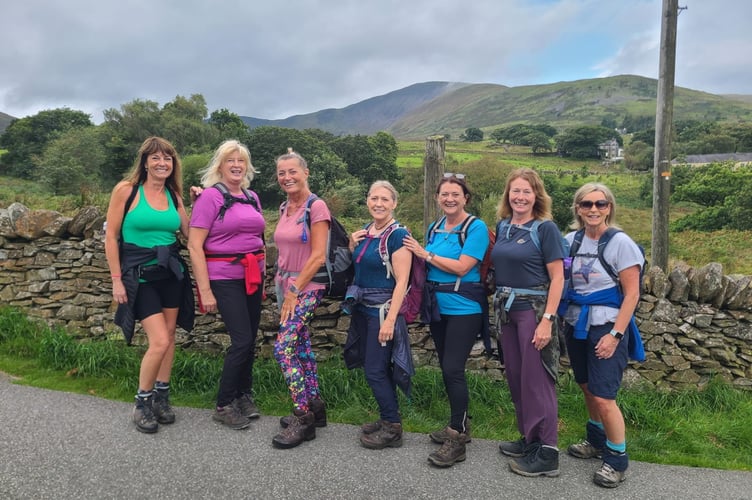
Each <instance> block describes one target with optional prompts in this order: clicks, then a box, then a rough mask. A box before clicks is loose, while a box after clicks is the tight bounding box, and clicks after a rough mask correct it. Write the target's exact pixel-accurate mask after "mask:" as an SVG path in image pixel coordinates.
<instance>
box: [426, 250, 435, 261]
mask: <svg viewBox="0 0 752 500" xmlns="http://www.w3.org/2000/svg"><path fill="white" fill-rule="evenodd" d="M434 257H436V254H435V253H433V252H428V255H427V256H426V262H431V261H432V260H433V258H434Z"/></svg>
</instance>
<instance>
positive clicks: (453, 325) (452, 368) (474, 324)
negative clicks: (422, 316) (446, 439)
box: [431, 313, 482, 432]
mask: <svg viewBox="0 0 752 500" xmlns="http://www.w3.org/2000/svg"><path fill="white" fill-rule="evenodd" d="M481 326H482V315H481V313H477V314H465V315H461V316H449V315H445V314H442V315H441V321H438V322H435V323H431V336H432V337H433V343H434V345H435V346H436V353H437V354H438V355H439V364H440V365H441V373H442V375H443V376H444V387H445V388H446V392H447V397H448V398H449V408H450V411H451V414H452V415H451V418H450V422H449V425H450V426H451V427H452V429H454V430H456V431H460V432H464V431H465V422H466V419H467V407H468V404H469V401H470V395H469V393H468V390H467V380H466V379H465V364H466V363H467V358H468V357H469V356H470V351H471V350H472V348H473V345H475V340H476V338H477V335H478V332H480V330H481Z"/></svg>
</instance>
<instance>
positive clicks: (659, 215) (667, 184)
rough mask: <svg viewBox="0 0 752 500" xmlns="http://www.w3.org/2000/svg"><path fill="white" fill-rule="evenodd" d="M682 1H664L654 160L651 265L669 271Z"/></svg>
mask: <svg viewBox="0 0 752 500" xmlns="http://www.w3.org/2000/svg"><path fill="white" fill-rule="evenodd" d="M678 16H679V0H663V21H662V23H661V57H660V66H659V75H658V95H657V98H656V114H655V155H654V157H653V238H652V244H651V254H652V255H651V258H652V265H653V266H658V267H660V268H661V269H663V271H664V272H668V220H669V218H668V215H669V197H670V196H671V128H672V123H673V116H674V73H675V69H676V24H677V17H678Z"/></svg>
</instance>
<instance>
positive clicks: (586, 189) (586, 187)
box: [572, 182, 619, 229]
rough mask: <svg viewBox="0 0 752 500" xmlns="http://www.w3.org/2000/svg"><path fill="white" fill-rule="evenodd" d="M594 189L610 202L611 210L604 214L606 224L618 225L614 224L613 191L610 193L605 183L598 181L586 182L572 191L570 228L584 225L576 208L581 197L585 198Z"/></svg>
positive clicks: (614, 206) (578, 227)
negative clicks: (571, 220)
mask: <svg viewBox="0 0 752 500" xmlns="http://www.w3.org/2000/svg"><path fill="white" fill-rule="evenodd" d="M596 191H597V192H600V193H603V196H605V197H606V200H607V201H608V202H609V203H610V204H611V210H609V212H608V215H607V216H606V225H607V226H611V227H619V226H617V225H616V198H614V193H612V192H611V190H610V189H609V188H608V187H607V186H606V185H605V184H601V183H600V182H588V183H587V184H583V185H582V186H580V189H578V190H577V192H576V193H574V203H573V204H572V213H574V222H573V223H572V228H574V229H582V228H583V227H585V223H584V222H583V220H582V217H580V213H579V210H578V209H579V206H580V202H581V201H582V199H583V198H585V196H587V195H589V194H590V193H595V192H596Z"/></svg>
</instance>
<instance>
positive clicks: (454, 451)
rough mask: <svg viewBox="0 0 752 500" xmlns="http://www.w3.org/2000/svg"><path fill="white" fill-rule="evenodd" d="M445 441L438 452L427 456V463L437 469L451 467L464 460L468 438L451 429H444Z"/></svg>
mask: <svg viewBox="0 0 752 500" xmlns="http://www.w3.org/2000/svg"><path fill="white" fill-rule="evenodd" d="M445 430H446V433H447V439H446V441H444V444H443V445H441V448H439V449H438V451H435V452H433V453H431V454H430V455H428V461H429V462H431V463H432V464H433V465H435V466H437V467H451V466H452V465H454V464H455V462H462V461H464V460H465V445H466V444H467V442H468V436H467V434H465V433H461V432H458V431H456V430H454V429H452V428H451V427H447V428H446V429H445Z"/></svg>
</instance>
